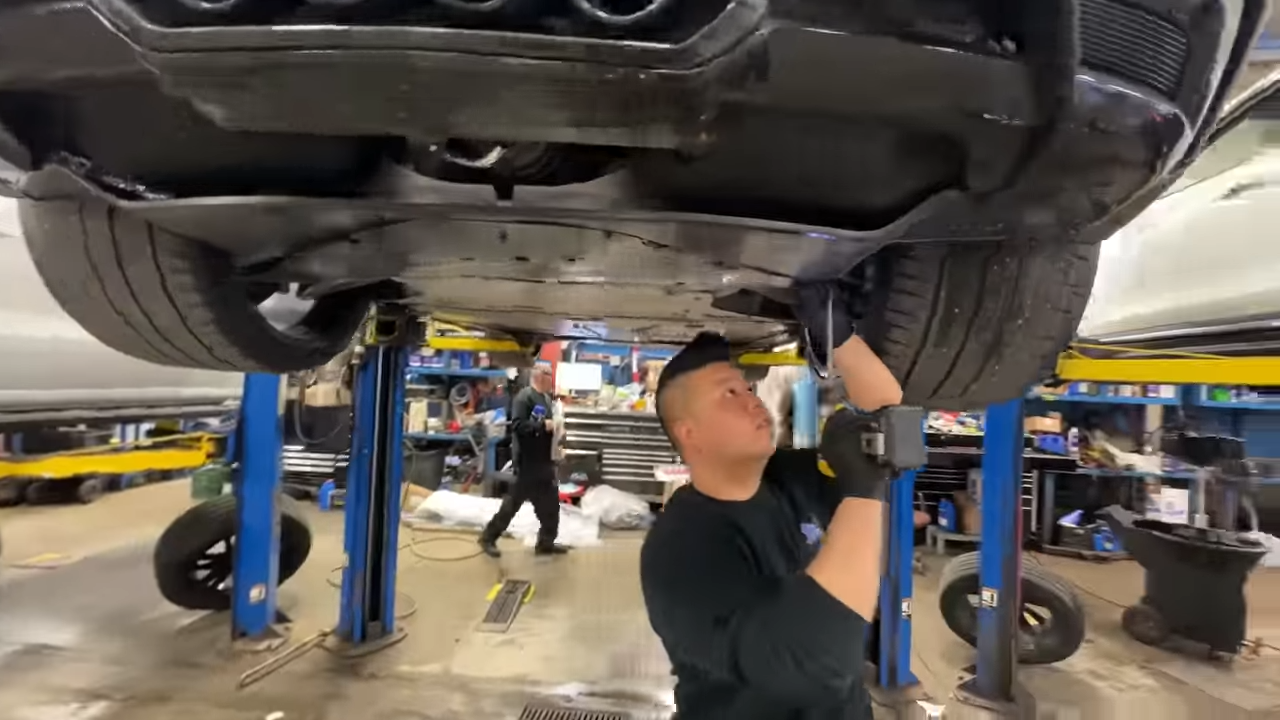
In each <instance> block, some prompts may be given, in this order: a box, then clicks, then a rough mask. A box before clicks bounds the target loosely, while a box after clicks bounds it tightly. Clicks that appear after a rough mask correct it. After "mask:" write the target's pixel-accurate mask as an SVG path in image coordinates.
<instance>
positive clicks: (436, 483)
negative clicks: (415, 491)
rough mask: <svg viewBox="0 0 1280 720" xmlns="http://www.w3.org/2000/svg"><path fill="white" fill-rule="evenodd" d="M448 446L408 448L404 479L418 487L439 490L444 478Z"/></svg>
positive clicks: (405, 457) (405, 454)
mask: <svg viewBox="0 0 1280 720" xmlns="http://www.w3.org/2000/svg"><path fill="white" fill-rule="evenodd" d="M448 454H449V450H448V449H447V448H440V449H438V450H406V451H405V453H404V466H403V470H404V479H405V481H406V482H409V483H413V484H414V485H417V486H418V487H424V488H426V489H428V490H439V489H440V482H441V481H442V480H444V459H445V457H446V456H448Z"/></svg>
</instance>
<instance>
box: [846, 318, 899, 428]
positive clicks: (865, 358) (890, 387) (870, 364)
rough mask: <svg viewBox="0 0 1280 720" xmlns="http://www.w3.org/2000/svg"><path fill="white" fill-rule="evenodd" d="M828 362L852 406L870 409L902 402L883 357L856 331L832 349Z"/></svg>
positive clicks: (895, 380) (896, 383) (897, 386)
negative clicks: (835, 372)
mask: <svg viewBox="0 0 1280 720" xmlns="http://www.w3.org/2000/svg"><path fill="white" fill-rule="evenodd" d="M831 364H832V365H834V366H835V368H836V370H837V371H838V372H839V373H840V380H841V382H843V383H844V391H845V394H846V395H847V396H848V397H849V402H850V403H852V404H853V406H854V407H857V408H860V409H862V410H867V411H869V412H873V411H875V410H879V409H881V408H885V407H889V406H890V405H898V404H901V403H902V386H901V385H899V384H898V380H897V378H895V377H894V376H893V373H891V372H889V368H888V367H887V366H886V365H885V364H884V361H882V360H881V359H880V357H879V356H877V355H876V354H875V352H874V351H872V350H871V348H870V347H868V346H867V344H866V343H865V342H863V340H862V338H860V337H858V336H857V335H851V336H849V339H848V340H846V341H845V342H844V344H843V345H840V346H839V347H837V348H836V349H835V352H833V353H832V356H831Z"/></svg>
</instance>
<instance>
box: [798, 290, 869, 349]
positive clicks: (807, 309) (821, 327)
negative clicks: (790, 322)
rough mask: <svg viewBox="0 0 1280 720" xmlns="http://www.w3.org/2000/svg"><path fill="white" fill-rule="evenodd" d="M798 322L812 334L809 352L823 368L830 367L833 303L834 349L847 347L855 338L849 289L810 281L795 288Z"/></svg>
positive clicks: (832, 341) (832, 340) (832, 345)
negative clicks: (828, 316)
mask: <svg viewBox="0 0 1280 720" xmlns="http://www.w3.org/2000/svg"><path fill="white" fill-rule="evenodd" d="M795 291H796V305H795V308H794V311H795V314H796V320H798V321H799V322H800V324H801V325H802V326H804V329H805V330H807V331H808V332H809V350H810V352H811V353H813V359H814V360H815V361H816V362H817V363H819V364H820V365H829V364H830V363H831V358H829V357H827V345H828V338H827V315H828V312H827V308H828V300H829V301H830V308H831V312H830V316H831V338H830V346H831V348H832V349H834V348H838V347H840V346H841V345H843V344H845V343H846V342H847V341H848V340H849V338H851V337H853V330H854V327H853V317H852V316H851V315H850V314H849V308H850V307H852V304H851V303H850V298H849V294H848V288H846V287H845V286H844V285H842V284H841V283H838V282H835V281H828V282H811V283H802V284H799V285H796V287H795Z"/></svg>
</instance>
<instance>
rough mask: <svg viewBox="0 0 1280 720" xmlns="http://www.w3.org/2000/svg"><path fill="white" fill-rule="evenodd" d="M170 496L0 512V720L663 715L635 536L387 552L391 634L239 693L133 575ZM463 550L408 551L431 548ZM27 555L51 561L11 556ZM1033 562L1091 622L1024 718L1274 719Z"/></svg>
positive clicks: (1135, 571) (145, 571) (1271, 674)
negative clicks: (493, 550)
mask: <svg viewBox="0 0 1280 720" xmlns="http://www.w3.org/2000/svg"><path fill="white" fill-rule="evenodd" d="M187 493H188V487H187V485H186V483H168V484H163V485H156V486H152V487H145V488H138V489H134V490H129V491H126V492H123V493H119V494H114V495H110V496H108V497H106V498H104V499H102V500H101V501H99V502H98V503H95V504H93V505H89V506H74V507H71V506H64V507H37V508H14V509H9V510H3V511H0V531H2V532H3V534H4V559H3V563H4V565H5V567H4V569H3V572H0V719H2V720H176V719H179V718H180V719H182V720H267V719H269V720H330V719H337V718H343V719H344V720H345V719H346V718H359V719H360V720H427V719H432V720H436V719H439V720H445V719H449V718H459V719H461V718H482V719H486V720H487V719H494V720H499V719H502V718H512V719H514V718H516V717H518V715H519V712H520V709H521V707H523V706H524V704H525V703H527V702H530V701H532V700H537V699H539V698H540V697H551V698H556V697H558V698H576V699H577V702H578V703H579V704H580V706H584V707H591V708H593V709H597V708H599V709H604V708H608V707H615V708H622V709H626V710H628V711H631V712H634V713H637V714H636V717H637V718H640V717H654V718H658V717H665V716H666V715H667V713H668V712H669V707H668V705H667V703H669V699H670V688H671V678H670V676H669V674H668V665H667V662H666V659H665V656H664V655H663V652H662V649H661V647H660V645H659V644H658V643H657V641H656V639H655V638H654V637H653V636H652V634H651V632H650V631H649V629H648V625H647V622H646V620H645V617H644V613H643V608H642V606H641V603H640V599H639V597H640V593H639V583H638V578H637V576H636V566H637V553H638V551H639V547H640V538H639V537H615V538H611V539H610V540H609V541H608V543H607V544H606V545H605V546H604V547H600V548H594V549H583V550H579V551H577V552H575V553H574V554H572V555H570V556H569V557H567V558H558V559H551V560H542V559H538V560H535V559H534V558H533V557H532V555H531V553H530V551H528V550H526V549H524V548H522V547H519V546H518V545H517V544H516V543H513V542H510V541H506V542H505V543H504V550H506V557H505V558H504V560H503V563H502V567H501V568H500V567H499V566H498V565H497V564H495V563H493V562H492V561H489V560H487V559H481V558H473V559H469V560H463V561H458V562H424V561H421V560H418V559H416V558H414V557H412V556H411V555H410V554H409V553H404V554H403V556H402V561H401V571H400V589H401V591H402V593H403V594H404V596H405V599H402V601H401V607H402V609H405V608H408V607H410V606H411V605H413V606H416V608H417V609H416V612H414V614H413V616H412V617H410V618H408V619H407V620H405V621H404V625H405V627H407V628H408V630H409V636H408V639H407V640H405V641H404V642H403V643H401V644H399V645H397V646H395V647H394V648H391V649H389V650H387V651H385V652H383V653H380V654H378V655H374V656H372V657H369V658H367V659H365V660H362V661H359V662H351V661H344V660H340V659H338V658H336V657H334V656H331V655H329V654H327V653H325V652H322V651H316V652H313V653H311V654H309V655H307V656H305V657H303V658H302V659H300V660H298V661H296V662H295V663H293V664H291V665H289V666H287V667H285V668H284V669H282V670H280V671H278V672H276V673H275V674H273V675H272V676H270V677H269V678H267V679H265V680H263V681H262V682H260V683H258V684H256V685H254V686H252V687H250V688H248V689H246V690H236V682H237V679H238V677H239V675H240V673H242V672H243V671H244V670H246V669H248V668H250V667H252V666H254V665H256V664H258V663H260V662H261V661H262V660H264V659H265V656H264V655H262V654H253V653H248V652H244V651H241V650H234V649H233V648H232V647H231V644H230V642H229V641H228V640H227V620H226V618H225V617H224V616H217V615H205V614H200V613H192V612H186V611H182V610H178V609H177V608H174V607H172V606H170V605H168V604H167V603H165V602H164V601H163V600H162V599H161V598H160V597H159V595H158V594H157V593H156V591H155V589H154V585H153V582H152V579H151V575H150V553H151V543H152V542H153V541H154V539H155V538H156V537H157V536H158V535H159V533H160V532H161V531H162V530H163V529H164V527H165V526H166V525H167V524H168V523H169V522H170V521H171V520H172V518H174V517H175V516H176V515H177V514H178V513H179V512H181V511H182V510H183V509H184V508H185V507H187V505H188V504H189V501H188V499H187ZM314 515H315V516H314V518H313V521H314V526H315V531H316V537H315V544H314V548H313V550H312V555H311V558H310V560H308V562H307V564H306V566H304V568H303V569H302V571H301V572H300V573H299V574H298V576H296V577H295V578H293V579H292V580H291V581H290V582H289V583H287V584H286V585H285V586H284V587H283V588H282V590H281V607H282V609H284V610H285V611H286V612H288V613H289V614H290V615H291V616H292V617H293V618H294V620H295V623H294V627H293V635H292V636H293V638H294V639H295V640H300V639H303V638H305V637H306V636H308V635H310V634H312V633H313V632H315V631H317V630H320V629H322V628H327V627H329V626H330V625H331V624H332V623H333V621H334V618H335V617H336V614H337V592H336V590H334V589H333V588H331V587H330V586H329V585H328V583H327V580H328V579H329V578H330V577H334V578H336V577H337V575H336V574H332V575H331V573H330V570H331V569H332V568H334V567H336V566H337V565H338V564H339V563H340V562H341V555H342V549H341V525H342V517H341V515H340V514H337V513H334V514H321V513H319V512H318V511H316V512H315V514H314ZM473 548H474V545H470V544H468V543H467V542H456V543H454V542H439V543H431V544H428V545H425V546H421V550H422V551H423V552H426V553H430V554H433V555H439V556H449V555H454V556H456V555H459V554H469V553H470V552H471V551H472V549H473ZM41 555H44V556H46V558H47V562H48V564H50V565H53V566H54V567H48V568H46V569H21V568H15V567H13V566H12V565H13V564H14V563H19V562H21V561H22V560H24V559H27V558H32V557H35V556H41ZM49 556H53V557H49ZM1039 561H1040V562H1043V563H1044V564H1045V565H1047V566H1050V567H1051V568H1052V569H1053V570H1055V571H1056V572H1058V573H1060V574H1062V575H1064V576H1066V577H1068V578H1069V579H1071V580H1072V581H1074V582H1076V583H1077V584H1078V586H1079V587H1080V588H1081V590H1082V595H1083V596H1084V602H1085V605H1086V608H1087V610H1088V613H1089V640H1087V641H1086V644H1085V646H1084V647H1083V648H1081V650H1080V652H1079V653H1077V654H1076V655H1075V656H1074V657H1072V658H1071V659H1069V660H1068V661H1066V662H1063V663H1061V664H1058V665H1056V666H1051V667H1040V668H1024V669H1023V670H1022V672H1021V679H1022V682H1023V684H1024V685H1025V686H1026V687H1027V688H1028V689H1029V690H1030V691H1031V692H1032V693H1033V694H1034V695H1035V696H1036V697H1037V699H1038V704H1039V708H1040V713H1039V715H1040V716H1041V717H1046V718H1048V717H1053V718H1061V719H1062V720H1068V719H1070V718H1088V719H1089V720H1105V719H1108V718H1117V719H1118V718H1134V717H1159V718H1168V719H1172V718H1184V717H1185V718H1205V717H1214V718H1264V717H1280V651H1275V650H1271V649H1268V650H1266V651H1264V653H1263V655H1262V656H1261V657H1260V658H1258V659H1253V660H1243V659H1242V660H1238V661H1236V662H1235V663H1233V664H1232V665H1230V666H1220V665H1219V666H1215V665H1209V664H1207V663H1204V662H1202V661H1200V660H1194V659H1186V658H1180V657H1178V656H1176V655H1173V654H1170V653H1166V652H1162V651H1159V650H1154V649H1152V648H1147V647H1144V646H1142V645H1140V644H1138V643H1136V642H1134V641H1132V640H1129V639H1128V638H1127V637H1126V636H1124V635H1123V633H1122V631H1121V630H1120V626H1119V617H1120V609H1121V607H1123V606H1124V605H1125V604H1128V603H1130V602H1132V601H1133V600H1135V599H1136V598H1137V597H1138V595H1139V593H1140V588H1141V572H1140V569H1139V568H1138V566H1137V565H1136V564H1133V563H1115V564H1109V565H1095V564H1089V563H1083V562H1079V561H1073V560H1066V559H1061V558H1050V557H1043V558H1039ZM942 563H943V559H942V558H929V562H928V565H929V572H928V574H927V575H925V576H923V577H918V578H917V591H916V598H915V607H916V622H915V636H914V640H915V648H916V657H915V659H914V662H913V665H914V667H915V670H916V673H917V675H918V676H919V677H920V679H921V681H922V683H923V684H924V686H925V688H926V689H927V690H928V691H929V692H930V693H931V694H932V695H933V696H934V697H935V698H945V697H946V696H947V694H948V693H949V692H950V690H951V688H952V687H953V686H954V685H955V684H956V681H957V679H958V678H959V672H958V671H959V668H961V667H962V666H964V665H967V664H969V663H971V662H972V658H973V653H972V650H970V649H969V648H967V647H966V646H965V645H964V644H962V643H960V642H959V641H958V640H956V639H955V638H954V637H953V636H952V635H951V633H950V632H949V631H948V630H947V629H946V627H945V626H944V625H943V623H942V620H941V618H940V617H939V615H938V613H937V610H936V582H937V577H938V575H939V573H940V568H941V565H942ZM502 571H505V572H507V573H508V574H509V575H510V576H512V577H520V578H527V579H531V580H533V581H534V582H535V583H536V585H537V592H536V595H535V596H534V598H533V600H532V602H531V603H530V604H529V605H528V606H526V607H525V609H524V610H523V611H522V612H521V614H520V616H519V618H518V619H517V620H516V622H515V624H514V625H513V626H512V628H511V630H510V631H509V632H508V633H506V634H502V635H495V634H483V633H478V632H475V631H474V630H473V628H474V626H475V624H476V623H477V621H478V620H479V619H480V617H481V616H482V615H483V613H484V610H485V607H486V602H485V595H486V594H487V593H488V591H489V590H490V588H491V587H492V586H493V584H494V582H495V581H496V580H497V579H498V577H499V576H500V572H502ZM408 598H411V599H412V601H410V600H409V599H408ZM1250 603H1251V618H1250V625H1251V635H1253V636H1262V637H1263V638H1265V639H1267V640H1268V641H1269V642H1271V644H1273V645H1280V572H1276V571H1259V572H1258V573H1256V574H1255V575H1254V577H1253V579H1252V581H1251V584H1250Z"/></svg>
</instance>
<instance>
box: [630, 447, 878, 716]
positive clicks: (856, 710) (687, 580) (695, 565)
mask: <svg viewBox="0 0 1280 720" xmlns="http://www.w3.org/2000/svg"><path fill="white" fill-rule="evenodd" d="M838 502H839V498H838V497H837V495H836V493H835V489H834V487H833V486H832V485H831V484H830V483H829V482H828V481H827V479H826V477H825V476H823V475H822V473H821V472H820V471H819V470H818V467H817V454H816V452H815V451H812V450H779V451H778V452H777V453H775V454H774V456H773V458H772V459H771V460H770V461H769V465H768V467H767V468H766V470H765V473H764V482H763V483H762V484H761V487H760V491H759V492H757V493H756V494H755V496H754V497H752V498H751V499H750V500H744V501H741V502H726V501H722V500H715V499H712V498H710V497H707V496H706V495H703V494H701V493H699V492H698V491H697V490H695V489H694V488H693V487H691V486H690V487H684V488H681V489H679V490H677V491H676V492H675V493H674V494H673V495H672V497H671V499H670V500H669V501H668V502H667V506H666V507H665V508H664V509H663V511H662V513H661V515H660V516H659V517H658V520H657V521H656V522H655V523H654V526H653V528H652V529H651V530H650V531H649V536H648V537H647V538H646V539H645V543H644V549H643V550H642V551H641V556H640V583H641V586H642V588H643V590H644V599H645V605H646V606H647V608H648V611H649V622H650V624H651V625H652V626H653V629H654V631H655V632H657V634H658V636H659V637H660V638H662V644H663V645H664V646H665V647H666V649H667V655H668V656H669V657H670V658H671V664H672V666H673V669H672V671H673V673H674V674H675V676H676V680H677V682H676V692H675V695H676V710H677V715H678V716H679V718H680V720H720V719H721V718H723V719H725V720H757V719H758V720H870V718H871V701H870V696H869V695H868V693H867V690H866V687H865V685H864V683H863V679H862V673H863V668H864V660H865V655H864V642H865V640H864V639H865V628H866V621H865V620H863V618H861V617H860V616H859V615H858V614H857V613H855V612H854V611H852V610H850V609H849V608H848V607H847V606H845V605H844V604H843V603H841V602H840V601H839V600H837V599H836V598H835V597H833V596H832V595H831V594H830V593H828V592H827V591H826V590H824V589H823V588H822V587H821V586H819V585H818V584H817V582H815V581H814V580H813V578H811V577H809V576H808V575H807V574H805V573H804V569H805V568H806V567H807V566H808V565H809V562H810V561H811V560H812V559H813V557H814V556H815V555H816V554H817V552H818V547H819V545H820V543H821V537H822V533H823V532H824V531H825V529H826V527H827V524H828V523H829V522H830V520H831V516H832V514H833V513H834V512H835V507H836V505H837V504H838Z"/></svg>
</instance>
